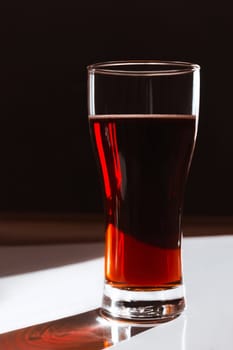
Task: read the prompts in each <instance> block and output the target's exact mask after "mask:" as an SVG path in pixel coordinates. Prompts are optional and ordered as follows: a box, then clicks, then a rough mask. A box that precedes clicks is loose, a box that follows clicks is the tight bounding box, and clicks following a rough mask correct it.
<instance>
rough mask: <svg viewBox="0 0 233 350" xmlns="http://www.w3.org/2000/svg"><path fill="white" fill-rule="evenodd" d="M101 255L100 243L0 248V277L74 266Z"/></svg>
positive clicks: (101, 246)
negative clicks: (69, 265)
mask: <svg viewBox="0 0 233 350" xmlns="http://www.w3.org/2000/svg"><path fill="white" fill-rule="evenodd" d="M103 255H104V246H103V244H102V243H95V244H88V243H81V244H62V245H60V244H57V245H27V246H0V277H2V276H9V275H15V274H21V273H26V272H32V271H37V270H43V269H48V268H53V267H58V266H63V265H68V264H75V263H78V262H83V261H87V260H91V259H96V258H99V257H101V256H103Z"/></svg>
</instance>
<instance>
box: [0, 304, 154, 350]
mask: <svg viewBox="0 0 233 350" xmlns="http://www.w3.org/2000/svg"><path fill="white" fill-rule="evenodd" d="M149 328H151V327H149V326H141V327H140V326H138V325H137V326H135V325H133V324H130V323H123V322H119V321H108V320H106V319H104V318H102V317H101V316H100V313H99V309H95V310H92V311H89V312H85V313H83V314H80V315H76V316H72V317H67V318H63V319H60V320H56V321H51V322H47V323H44V324H39V325H35V326H31V327H28V328H23V329H19V330H16V331H12V332H9V333H4V334H1V335H0V347H1V349H4V350H16V349H18V350H19V349H20V350H21V349H22V350H34V349H37V350H38V349H43V350H79V349H82V350H99V349H103V348H107V347H109V346H111V345H114V344H117V343H119V342H121V341H122V340H126V339H130V338H131V337H133V336H134V335H136V334H139V333H141V332H144V331H145V330H147V329H149Z"/></svg>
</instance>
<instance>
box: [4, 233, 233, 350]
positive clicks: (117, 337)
mask: <svg viewBox="0 0 233 350" xmlns="http://www.w3.org/2000/svg"><path fill="white" fill-rule="evenodd" d="M103 250H104V246H103V244H102V243H89V244H83V243H82V244H59V245H36V246H15V247H14V246H2V247H0V276H1V277H0V333H1V334H0V349H4V350H8V349H15V350H16V349H17V350H18V349H19V350H21V349H23V350H31V349H44V350H50V349H53V350H55V349H69V350H71V349H101V348H104V347H108V346H111V345H112V346H113V347H114V348H115V349H128V350H131V349H134V350H137V349H142V348H143V347H145V348H146V349H164V350H168V349H169V350H170V349H171V348H172V349H173V350H178V349H179V350H196V349H199V350H202V349H203V350H220V349H232V348H233V345H232V344H233V301H232V291H233V236H215V237H202V238H185V239H184V241H183V270H184V282H185V286H186V301H187V309H186V311H185V312H184V313H183V314H182V316H180V317H178V318H177V319H175V320H173V321H170V322H168V323H163V324H160V325H156V326H155V327H152V328H147V327H144V328H141V327H139V328H138V327H135V325H130V324H119V323H118V322H111V323H105V321H104V320H100V318H99V316H98V308H99V306H100V303H101V296H102V287H103ZM106 322H107V321H106ZM44 323H45V326H43V324H44ZM41 324H42V325H41ZM97 324H98V327H97V326H96V325H97ZM100 324H101V327H100ZM31 326H33V327H31ZM25 327H26V328H25ZM28 327H29V328H28ZM43 327H44V328H43ZM24 328H25V329H24ZM97 328H98V332H97ZM61 329H62V331H61ZM100 329H101V332H100ZM45 330H46V331H45ZM59 330H60V331H59ZM103 330H105V331H103ZM46 332H47V333H46ZM48 332H50V333H48ZM59 332H60V333H59ZM42 333H43V337H42ZM25 334H26V335H25ZM29 334H30V336H29ZM38 334H39V335H38ZM46 334H47V338H46ZM48 334H49V335H50V337H48ZM51 334H52V335H51ZM93 335H95V340H93V341H92V342H91V341H90V339H91V337H93ZM74 338H75V340H74ZM97 338H98V339H97ZM25 339H26V340H25ZM38 339H39V340H38ZM36 342H37V343H36Z"/></svg>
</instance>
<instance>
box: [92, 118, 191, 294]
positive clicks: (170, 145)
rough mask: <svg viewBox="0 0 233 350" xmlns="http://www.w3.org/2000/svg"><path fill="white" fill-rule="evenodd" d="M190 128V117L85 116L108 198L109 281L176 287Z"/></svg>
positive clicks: (131, 285)
mask: <svg viewBox="0 0 233 350" xmlns="http://www.w3.org/2000/svg"><path fill="white" fill-rule="evenodd" d="M195 126H196V125H195V118H194V117H193V116H190V115H136V116H133V115H130V116H127V115H126V116H116V115H112V116H92V117H90V130H91V134H92V138H93V141H94V147H95V151H96V156H97V160H98V164H99V167H100V171H101V175H102V179H103V184H104V193H105V200H106V216H107V227H106V255H105V272H106V279H107V281H108V282H109V283H112V284H113V285H115V286H119V287H122V288H140V287H144V288H152V289H154V288H164V287H169V286H174V285H176V284H179V283H180V282H181V279H182V272H181V258H180V240H181V227H180V220H181V210H182V204H183V194H184V187H185V180H186V177H187V173H188V169H189V164H190V160H191V156H192V152H193V148H194V141H195Z"/></svg>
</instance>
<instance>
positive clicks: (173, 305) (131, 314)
mask: <svg viewBox="0 0 233 350" xmlns="http://www.w3.org/2000/svg"><path fill="white" fill-rule="evenodd" d="M184 308H185V299H184V288H183V286H182V285H180V286H177V287H174V288H169V289H160V290H152V291H151V290H148V291H147V290H138V289H136V290H131V289H130V290H128V289H120V288H116V287H112V286H111V285H109V284H105V286H104V295H103V301H102V309H101V313H102V314H103V316H106V317H108V318H114V319H120V320H127V321H132V322H134V323H135V322H136V323H145V322H146V323H156V322H165V321H170V320H172V319H173V318H175V317H177V316H179V315H180V314H181V312H182V311H183V310H184Z"/></svg>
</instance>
